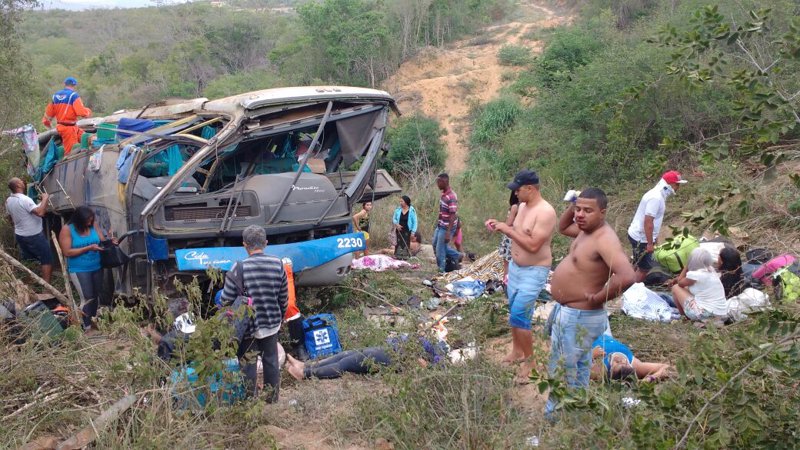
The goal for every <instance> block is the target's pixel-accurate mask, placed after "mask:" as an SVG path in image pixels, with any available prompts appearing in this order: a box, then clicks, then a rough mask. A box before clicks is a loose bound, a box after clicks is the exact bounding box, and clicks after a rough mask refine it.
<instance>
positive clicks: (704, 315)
mask: <svg viewBox="0 0 800 450" xmlns="http://www.w3.org/2000/svg"><path fill="white" fill-rule="evenodd" d="M674 283H675V284H674V285H673V286H672V297H673V299H674V300H675V305H676V306H677V307H678V310H679V311H680V312H681V314H683V315H684V316H686V317H687V318H688V319H689V320H692V321H706V320H708V319H712V318H715V317H716V318H724V317H726V316H727V315H728V302H727V301H726V299H725V288H724V287H723V286H722V281H721V280H720V279H719V274H718V273H717V272H716V270H714V257H713V256H711V253H709V252H708V250H705V249H703V248H701V247H698V248H696V249H694V250H692V253H691V254H690V255H689V262H688V263H687V264H686V267H685V268H684V269H683V271H682V272H681V274H680V275H678V278H677V279H676V280H675V282H674Z"/></svg>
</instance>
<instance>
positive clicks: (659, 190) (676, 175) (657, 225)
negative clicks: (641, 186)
mask: <svg viewBox="0 0 800 450" xmlns="http://www.w3.org/2000/svg"><path fill="white" fill-rule="evenodd" d="M686 182H687V181H686V180H684V179H683V178H681V174H680V172H677V171H675V170H670V171H668V172H665V173H664V175H662V176H661V179H660V180H658V183H657V184H656V185H655V187H653V189H650V190H649V191H647V192H646V193H645V194H644V195H643V196H642V200H641V201H640V202H639V207H638V208H636V214H635V215H634V216H633V220H632V221H631V225H630V226H629V227H628V241H630V243H631V247H632V248H633V265H634V266H635V267H636V281H637V282H641V281H644V277H646V276H647V272H649V271H650V269H652V268H653V267H654V266H655V261H653V250H654V249H655V245H656V240H657V239H658V233H659V232H660V231H661V222H662V221H663V220H664V211H665V209H666V202H667V197H669V196H670V195H672V194H674V193H675V192H677V191H678V187H680V185H682V184H685V183H686Z"/></svg>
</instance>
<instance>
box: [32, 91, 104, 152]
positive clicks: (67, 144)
mask: <svg viewBox="0 0 800 450" xmlns="http://www.w3.org/2000/svg"><path fill="white" fill-rule="evenodd" d="M77 86H78V80H76V79H75V78H73V77H67V78H66V79H65V80H64V89H61V90H60V91H58V92H56V93H55V94H53V98H52V101H51V102H50V103H49V104H48V105H47V108H46V109H45V110H44V117H42V123H43V124H44V126H46V127H47V128H53V122H54V121H55V122H56V130H57V131H58V134H59V135H60V136H61V144H62V145H63V146H64V156H67V155H69V152H70V151H72V147H73V146H74V145H75V144H77V143H79V142H80V141H81V135H82V134H83V130H81V129H80V128H78V126H77V122H78V119H80V118H83V117H91V115H92V110H91V109H89V108H87V107H85V106H83V101H82V100H81V96H80V95H79V94H78V92H76V91H75V88H76V87H77Z"/></svg>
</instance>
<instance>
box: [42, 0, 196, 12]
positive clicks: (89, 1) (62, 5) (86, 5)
mask: <svg viewBox="0 0 800 450" xmlns="http://www.w3.org/2000/svg"><path fill="white" fill-rule="evenodd" d="M186 1H187V0H166V1H165V3H184V2H186ZM39 3H41V5H42V7H44V9H69V10H73V11H78V10H83V9H97V8H141V7H145V6H155V4H156V2H155V1H153V0H40V1H39Z"/></svg>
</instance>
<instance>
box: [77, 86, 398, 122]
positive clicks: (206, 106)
mask: <svg viewBox="0 0 800 450" xmlns="http://www.w3.org/2000/svg"><path fill="white" fill-rule="evenodd" d="M330 100H340V101H344V100H351V101H359V100H360V101H382V102H387V103H389V105H390V107H391V108H392V110H393V111H394V112H395V113H396V114H397V115H400V111H399V110H398V109H397V105H396V103H395V100H394V98H392V96H391V95H389V93H388V92H385V91H379V90H377V89H368V88H358V87H345V86H300V87H284V88H273V89H264V90H260V91H253V92H247V93H243V94H237V95H232V96H230V97H224V98H221V99H216V100H209V99H208V98H205V97H199V98H194V99H191V100H183V99H179V100H164V101H161V102H158V103H153V104H150V105H148V106H145V107H144V108H141V109H134V110H122V111H117V112H115V113H113V114H110V115H107V116H104V117H92V118H87V119H82V120H80V121H79V122H78V125H79V126H81V127H96V126H97V125H100V124H101V123H115V122H119V120H120V119H122V118H137V119H148V118H178V117H182V116H185V115H187V114H200V113H224V114H229V115H235V114H236V112H237V111H241V112H245V111H253V110H257V109H260V108H265V107H270V106H276V105H288V104H294V103H305V102H315V103H319V102H325V101H330Z"/></svg>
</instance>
